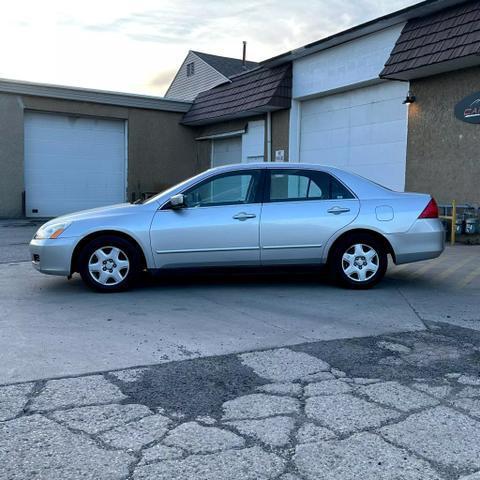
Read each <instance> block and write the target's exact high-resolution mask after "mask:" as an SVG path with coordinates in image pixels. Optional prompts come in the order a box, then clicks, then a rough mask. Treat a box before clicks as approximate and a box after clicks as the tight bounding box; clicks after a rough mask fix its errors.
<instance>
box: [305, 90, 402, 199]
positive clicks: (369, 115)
mask: <svg viewBox="0 0 480 480" xmlns="http://www.w3.org/2000/svg"><path fill="white" fill-rule="evenodd" d="M407 90H408V84H403V83H400V82H385V83H381V84H377V85H373V86H369V87H364V88H358V89H355V90H350V91H348V92H344V93H339V94H336V95H329V96H327V97H321V98H316V99H313V100H307V101H304V102H302V104H301V110H300V121H301V124H300V161H302V162H309V163H321V164H325V165H333V166H337V167H339V168H344V169H346V170H350V171H352V172H355V173H358V174H360V175H362V176H364V177H367V178H370V179H372V180H374V181H376V182H378V183H380V184H383V185H385V186H387V187H390V188H392V189H395V190H403V189H404V188H405V167H406V142H407V112H406V108H407V107H406V106H405V105H403V104H402V101H403V100H404V99H405V96H406V93H407Z"/></svg>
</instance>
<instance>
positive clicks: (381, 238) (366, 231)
mask: <svg viewBox="0 0 480 480" xmlns="http://www.w3.org/2000/svg"><path fill="white" fill-rule="evenodd" d="M362 233H363V234H367V235H371V236H372V237H375V238H376V239H377V240H378V241H379V242H380V243H381V244H382V245H383V246H384V248H385V250H386V252H387V253H388V254H390V255H391V256H392V258H393V261H394V262H396V257H395V250H394V249H393V247H392V244H391V243H390V242H389V241H388V239H387V238H386V237H385V236H384V235H382V234H381V233H380V232H377V231H376V230H372V229H369V228H352V229H351V230H347V231H346V232H343V233H341V234H340V235H339V236H338V237H336V238H335V239H334V240H333V242H332V243H331V244H330V247H329V249H328V254H327V263H328V262H329V261H330V258H331V256H332V253H333V251H334V250H335V246H336V245H337V244H338V243H339V242H341V241H342V240H344V239H345V238H347V237H348V236H349V235H352V234H362Z"/></svg>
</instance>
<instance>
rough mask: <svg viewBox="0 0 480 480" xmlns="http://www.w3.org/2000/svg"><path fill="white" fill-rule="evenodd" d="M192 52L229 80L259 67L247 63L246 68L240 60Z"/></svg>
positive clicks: (256, 64)
mask: <svg viewBox="0 0 480 480" xmlns="http://www.w3.org/2000/svg"><path fill="white" fill-rule="evenodd" d="M192 52H193V53H194V54H195V55H197V57H200V58H201V59H202V60H203V61H204V62H206V63H208V64H209V65H210V66H212V67H213V68H214V69H215V70H217V72H220V73H221V74H222V75H225V76H226V77H227V78H230V77H231V76H233V75H237V74H239V73H243V72H245V71H246V70H251V69H252V68H255V67H257V66H258V63H257V62H250V61H246V62H245V67H244V65H243V60H240V59H238V58H230V57H222V56H220V55H212V54H210V53H203V52H197V51H194V50H192Z"/></svg>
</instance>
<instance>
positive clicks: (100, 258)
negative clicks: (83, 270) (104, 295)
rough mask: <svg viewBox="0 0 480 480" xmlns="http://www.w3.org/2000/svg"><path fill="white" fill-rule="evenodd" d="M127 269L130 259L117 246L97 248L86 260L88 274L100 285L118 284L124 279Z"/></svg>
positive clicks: (128, 268)
mask: <svg viewBox="0 0 480 480" xmlns="http://www.w3.org/2000/svg"><path fill="white" fill-rule="evenodd" d="M129 270H130V261H129V259H128V257H127V255H126V254H125V252H124V251H123V250H121V249H120V248H118V247H111V246H107V247H101V248H98V249H97V250H95V251H94V252H93V253H92V255H91V256H90V259H89V261H88V271H89V273H90V276H91V277H92V278H93V279H94V280H95V281H96V282H97V283H99V284H100V285H107V286H110V285H112V286H113V285H118V284H119V283H121V282H123V280H125V277H126V276H127V275H128V272H129Z"/></svg>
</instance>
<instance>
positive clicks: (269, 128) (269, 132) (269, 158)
mask: <svg viewBox="0 0 480 480" xmlns="http://www.w3.org/2000/svg"><path fill="white" fill-rule="evenodd" d="M271 161H272V112H267V162H271Z"/></svg>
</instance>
